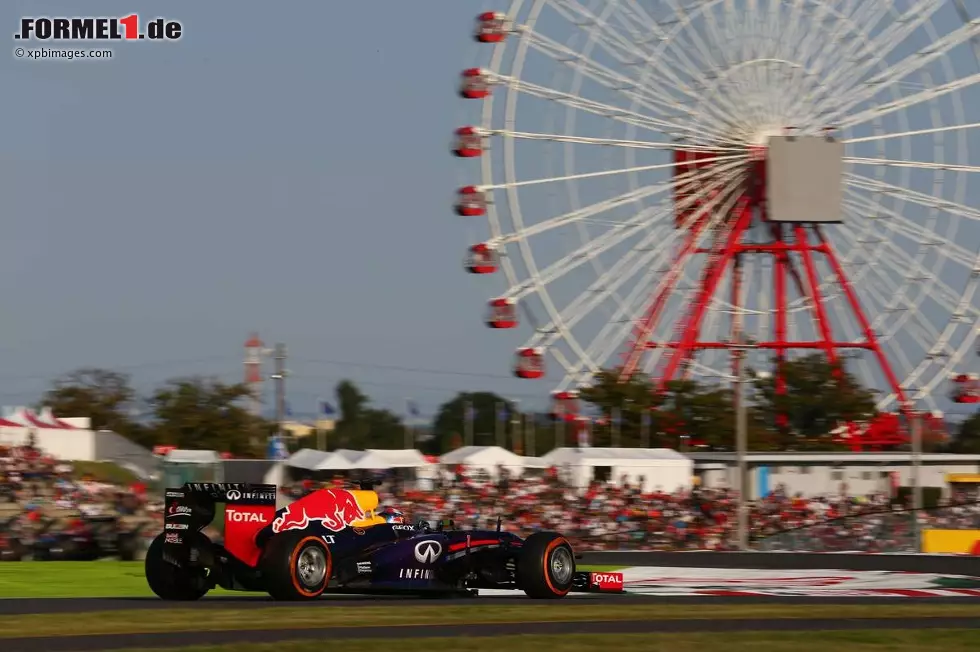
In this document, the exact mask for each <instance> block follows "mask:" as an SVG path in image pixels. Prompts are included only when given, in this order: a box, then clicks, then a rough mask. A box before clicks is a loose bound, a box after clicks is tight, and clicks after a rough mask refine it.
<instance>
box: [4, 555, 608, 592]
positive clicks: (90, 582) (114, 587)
mask: <svg viewBox="0 0 980 652" xmlns="http://www.w3.org/2000/svg"><path fill="white" fill-rule="evenodd" d="M619 568H620V567H619V566H582V567H581V570H594V571H600V572H604V571H612V570H618V569H619ZM213 594H214V595H248V594H243V593H239V592H230V591H224V590H222V589H215V590H214V591H213ZM151 595H152V593H151V592H150V589H149V588H148V587H147V586H146V578H145V577H144V576H143V562H141V561H139V562H120V561H108V560H107V561H95V562H84V561H66V562H57V561H46V562H31V561H24V562H10V563H4V564H0V598H136V597H144V596H146V597H148V596H151ZM252 595H255V594H252Z"/></svg>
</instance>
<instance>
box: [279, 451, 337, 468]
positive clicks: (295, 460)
mask: <svg viewBox="0 0 980 652" xmlns="http://www.w3.org/2000/svg"><path fill="white" fill-rule="evenodd" d="M285 463H286V466H291V467H293V468H296V469H306V470H307V471H331V470H334V469H337V470H340V469H351V468H354V466H353V465H352V464H351V463H350V461H349V460H347V459H346V458H345V457H343V456H342V455H338V454H337V453H328V452H326V451H318V450H313V449H312V448H304V449H302V450H299V451H297V452H295V453H293V454H292V455H291V456H290V457H289V459H288V460H286V462H285Z"/></svg>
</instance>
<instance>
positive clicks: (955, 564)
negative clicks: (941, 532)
mask: <svg viewBox="0 0 980 652" xmlns="http://www.w3.org/2000/svg"><path fill="white" fill-rule="evenodd" d="M577 563H578V564H579V565H587V564H588V565H608V566H620V567H627V566H648V567H649V566H660V567H668V568H734V569H758V570H850V571H908V572H914V573H938V574H950V575H970V576H977V577H980V558H978V557H972V556H964V555H932V554H917V555H916V554H861V553H836V552H809V553H808V552H715V551H692V552H629V551H625V550H624V551H608V552H583V553H581V554H579V555H577Z"/></svg>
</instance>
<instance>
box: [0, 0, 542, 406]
mask: <svg viewBox="0 0 980 652" xmlns="http://www.w3.org/2000/svg"><path fill="white" fill-rule="evenodd" d="M477 4H478V3H477ZM286 5H288V7H289V11H288V15H287V14H286V13H285V12H280V11H276V10H275V8H274V7H275V5H274V4H272V3H265V2H263V3H259V2H234V3H232V2H224V1H223V2H206V3H201V2H168V3H166V5H165V6H166V8H167V9H166V12H164V15H165V16H166V17H168V18H173V19H178V20H180V21H181V22H182V23H183V25H184V36H183V38H182V39H181V40H180V41H179V42H177V43H149V42H141V43H136V44H133V43H116V44H113V45H112V46H111V47H112V48H113V49H114V50H115V56H114V58H113V60H112V61H110V62H83V61H77V62H72V63H67V62H56V63H52V62H39V61H36V62H28V61H18V60H15V59H14V58H13V57H12V56H8V57H0V75H2V77H3V79H5V80H6V86H7V89H8V93H9V95H8V97H13V98H17V99H14V100H13V101H8V102H7V110H6V116H5V117H6V120H5V121H6V124H7V125H8V127H9V128H8V129H6V130H5V135H4V142H5V147H4V153H3V158H2V161H3V173H2V175H0V189H2V194H3V196H4V199H5V202H4V204H5V209H6V210H5V215H6V220H5V226H4V231H5V235H6V237H5V243H4V244H5V246H4V255H3V256H2V258H0V284H2V295H3V296H5V297H6V300H5V301H4V306H5V310H4V311H3V313H4V314H3V319H2V324H3V326H2V327H0V332H2V333H3V336H2V338H0V351H2V355H3V365H2V366H3V369H2V371H0V397H2V401H3V403H4V404H7V405H12V404H18V403H20V402H24V401H33V400H36V398H37V396H38V394H39V392H40V391H41V390H43V388H44V387H45V385H46V382H47V380H48V379H50V378H51V377H52V376H55V375H57V374H59V373H62V372H65V371H68V370H70V369H73V368H75V367H78V366H82V365H96V366H104V367H110V368H126V369H127V370H128V371H130V372H131V373H133V375H134V378H135V380H136V381H137V383H138V384H140V385H141V386H149V385H152V384H153V383H155V382H158V381H161V380H164V379H166V378H168V377H171V376H175V375H184V374H193V373H206V374H216V375H221V376H223V377H226V378H228V379H230V380H237V379H238V378H240V375H241V357H242V354H243V350H242V344H243V342H244V341H245V339H246V337H247V335H248V333H249V331H251V330H257V331H259V333H260V334H261V335H262V336H263V337H264V338H265V340H266V341H267V342H268V343H270V344H271V343H273V342H275V341H282V342H285V343H287V345H288V346H289V351H290V356H291V360H290V363H289V367H290V369H291V371H292V372H293V374H294V376H293V378H292V379H291V380H290V384H289V391H290V398H291V402H292V404H293V409H294V410H295V411H301V410H302V409H304V406H309V407H308V409H311V410H312V408H313V406H314V405H315V401H316V399H317V398H318V397H319V396H320V395H328V394H329V393H330V392H331V391H332V388H333V385H334V384H335V382H336V381H337V380H338V379H339V378H340V377H342V376H344V375H348V376H351V377H353V378H355V379H357V380H358V381H362V382H363V383H364V388H365V390H366V391H367V392H368V393H370V394H371V395H372V396H373V397H375V398H376V399H377V401H378V403H379V404H382V405H385V406H390V407H393V408H397V409H401V408H402V406H403V405H404V399H405V398H406V397H414V398H415V399H416V400H417V401H418V402H419V403H420V404H421V407H422V408H423V410H425V411H431V410H432V409H434V408H435V407H436V406H437V405H438V404H439V403H440V402H441V401H442V400H445V399H446V398H448V397H449V396H451V394H452V393H453V392H454V391H456V390H463V389H471V388H477V387H484V388H490V389H495V390H499V391H508V390H510V391H511V392H516V393H520V392H523V393H534V389H531V390H529V389H528V386H527V384H526V383H525V384H523V385H522V384H521V383H519V382H518V381H516V380H514V379H510V378H509V377H508V376H507V368H508V365H509V362H510V355H511V352H512V350H513V344H512V343H504V342H501V343H500V345H499V346H496V347H495V346H492V344H488V341H489V340H488V339H487V338H481V337H474V336H475V335H477V336H479V335H484V334H485V330H484V327H483V326H482V325H481V323H480V318H481V317H482V314H483V307H484V305H485V300H486V296H485V293H484V292H481V291H479V290H475V289H474V287H473V286H472V279H471V278H470V277H468V276H467V275H466V274H464V273H463V271H462V267H461V261H462V257H463V252H464V248H465V236H464V235H463V234H462V232H461V231H460V230H459V228H458V223H457V220H458V218H455V217H454V216H453V215H452V214H451V212H450V201H451V197H452V192H453V189H454V186H455V185H456V178H455V170H454V161H453V159H452V158H451V157H450V156H449V153H448V143H449V134H450V133H451V130H452V129H453V128H454V127H455V126H456V124H455V123H456V122H457V121H458V119H459V114H458V109H459V104H458V102H457V100H456V99H455V95H454V90H455V85H456V78H457V75H458V73H459V71H460V70H461V69H463V68H464V67H466V65H467V57H468V56H472V54H473V53H472V50H473V48H475V47H476V45H475V44H474V43H473V42H472V41H471V39H470V30H471V25H472V20H473V17H474V16H475V14H476V12H477V11H478V10H479V9H480V7H478V6H477V5H475V4H474V3H469V2H449V1H448V0H433V1H432V2H431V3H428V4H427V5H426V10H425V11H419V9H420V8H421V5H413V6H412V7H408V6H406V5H401V4H397V5H396V4H395V3H391V4H388V3H379V2H323V1H313V2H290V3H285V4H284V6H286ZM161 6H164V5H161V3H150V2H140V1H136V0H129V1H126V2H95V1H91V2H86V3H85V12H84V13H85V14H86V15H100V14H105V15H116V16H123V15H126V14H127V13H133V12H135V13H139V14H141V16H147V15H149V14H153V15H156V14H157V11H156V8H159V7H161ZM232 7H233V8H234V11H229V9H230V8H232ZM39 14H46V15H55V16H57V15H60V16H66V15H67V16H70V15H77V14H78V3H70V2H30V3H28V2H5V3H3V5H2V6H0V25H6V28H5V29H7V30H8V31H9V32H11V33H12V32H13V31H14V30H15V29H16V27H17V25H18V21H19V18H20V16H22V15H39ZM11 49H13V41H11ZM498 355H499V356H501V357H500V360H499V362H500V363H497V362H498V360H497V359H496V356H498ZM336 361H340V362H347V363H351V364H334V363H333V362H336ZM353 363H364V364H367V365H381V366H382V367H383V366H396V367H403V368H412V369H431V370H436V371H440V370H441V371H457V372H459V371H462V372H468V373H472V374H473V376H460V375H452V374H421V373H419V372H414V371H396V370H391V369H385V368H378V367H377V366H375V367H371V366H367V367H364V366H358V365H357V364H353ZM494 375H496V376H497V377H496V378H494V377H493V376H494ZM540 391H541V394H542V395H544V394H545V393H546V391H547V390H546V388H544V387H540Z"/></svg>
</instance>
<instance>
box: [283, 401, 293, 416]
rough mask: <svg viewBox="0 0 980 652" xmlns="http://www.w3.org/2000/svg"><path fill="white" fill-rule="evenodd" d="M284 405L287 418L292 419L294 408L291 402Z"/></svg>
mask: <svg viewBox="0 0 980 652" xmlns="http://www.w3.org/2000/svg"><path fill="white" fill-rule="evenodd" d="M283 405H284V406H285V410H286V416H287V417H292V416H293V406H292V405H290V404H289V401H283Z"/></svg>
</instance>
